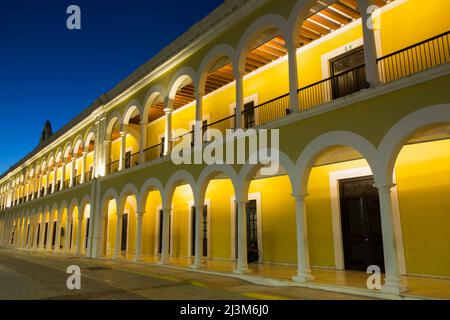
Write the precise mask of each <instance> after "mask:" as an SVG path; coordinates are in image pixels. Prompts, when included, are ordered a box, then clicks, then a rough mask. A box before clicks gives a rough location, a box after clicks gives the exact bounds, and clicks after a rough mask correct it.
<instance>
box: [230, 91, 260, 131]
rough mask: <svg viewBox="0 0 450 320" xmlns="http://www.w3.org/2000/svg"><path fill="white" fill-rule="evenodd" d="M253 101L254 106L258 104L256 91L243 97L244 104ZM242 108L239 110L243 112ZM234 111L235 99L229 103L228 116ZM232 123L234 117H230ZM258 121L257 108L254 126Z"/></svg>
mask: <svg viewBox="0 0 450 320" xmlns="http://www.w3.org/2000/svg"><path fill="white" fill-rule="evenodd" d="M250 102H253V103H254V105H255V107H256V106H258V104H259V96H258V93H255V94H252V95H249V96H247V97H245V98H244V105H246V104H247V103H250ZM243 111H244V110H241V112H243ZM235 112H236V101H235V102H233V103H231V104H230V116H231V115H233V114H235ZM230 121H231V123H232V125H233V126H234V123H233V121H234V118H231V119H230ZM258 123H259V109H256V110H255V127H257V126H258Z"/></svg>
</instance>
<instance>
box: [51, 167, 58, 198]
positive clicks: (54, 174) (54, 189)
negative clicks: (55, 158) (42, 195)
mask: <svg viewBox="0 0 450 320" xmlns="http://www.w3.org/2000/svg"><path fill="white" fill-rule="evenodd" d="M57 175H58V166H57V165H56V163H55V165H54V166H53V185H52V193H55V192H56V191H57V190H56V176H57Z"/></svg>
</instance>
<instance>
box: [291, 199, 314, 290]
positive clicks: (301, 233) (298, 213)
mask: <svg viewBox="0 0 450 320" xmlns="http://www.w3.org/2000/svg"><path fill="white" fill-rule="evenodd" d="M292 196H293V197H294V199H295V217H296V226H297V261H298V269H297V275H296V276H294V278H293V280H294V281H296V282H306V281H309V280H313V277H312V275H311V268H310V265H309V250H308V232H307V224H306V207H305V200H306V197H307V196H308V195H307V194H305V195H292Z"/></svg>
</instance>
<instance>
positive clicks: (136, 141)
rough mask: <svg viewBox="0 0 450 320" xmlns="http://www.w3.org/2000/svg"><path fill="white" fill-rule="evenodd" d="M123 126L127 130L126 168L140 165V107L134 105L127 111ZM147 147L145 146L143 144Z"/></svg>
mask: <svg viewBox="0 0 450 320" xmlns="http://www.w3.org/2000/svg"><path fill="white" fill-rule="evenodd" d="M123 128H124V131H125V132H126V137H125V155H124V169H129V168H131V167H135V166H137V165H139V153H140V150H141V132H142V129H141V115H140V112H139V108H138V107H136V106H132V107H130V108H128V110H127V111H126V112H125V115H124V119H123ZM142 147H144V149H145V146H142Z"/></svg>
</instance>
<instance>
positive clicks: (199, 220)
mask: <svg viewBox="0 0 450 320" xmlns="http://www.w3.org/2000/svg"><path fill="white" fill-rule="evenodd" d="M203 207H204V206H202V205H201V204H196V205H195V258H194V264H193V265H192V268H193V269H199V268H201V267H203V262H202V257H203V237H202V231H203V230H202V225H203Z"/></svg>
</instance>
